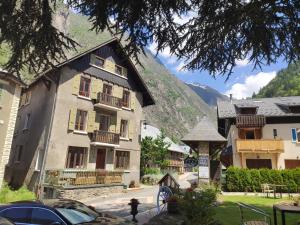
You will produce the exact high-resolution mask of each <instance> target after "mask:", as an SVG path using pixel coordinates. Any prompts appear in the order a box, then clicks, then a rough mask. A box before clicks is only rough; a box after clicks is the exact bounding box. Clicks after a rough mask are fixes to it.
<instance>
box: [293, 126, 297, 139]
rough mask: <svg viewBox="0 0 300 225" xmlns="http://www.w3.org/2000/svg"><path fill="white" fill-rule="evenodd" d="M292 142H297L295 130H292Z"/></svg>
mask: <svg viewBox="0 0 300 225" xmlns="http://www.w3.org/2000/svg"><path fill="white" fill-rule="evenodd" d="M292 142H297V130H296V128H292Z"/></svg>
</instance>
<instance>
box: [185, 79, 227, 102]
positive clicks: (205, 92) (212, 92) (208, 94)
mask: <svg viewBox="0 0 300 225" xmlns="http://www.w3.org/2000/svg"><path fill="white" fill-rule="evenodd" d="M186 85H188V86H189V87H190V88H191V89H192V90H193V91H194V92H196V94H197V95H199V96H200V98H202V99H203V100H204V101H205V102H206V103H207V104H208V105H209V106H212V107H216V106H217V101H219V100H220V101H227V100H229V98H228V97H227V96H226V95H223V94H221V93H220V92H218V91H217V90H216V89H213V88H211V87H209V86H206V85H203V84H199V83H186Z"/></svg>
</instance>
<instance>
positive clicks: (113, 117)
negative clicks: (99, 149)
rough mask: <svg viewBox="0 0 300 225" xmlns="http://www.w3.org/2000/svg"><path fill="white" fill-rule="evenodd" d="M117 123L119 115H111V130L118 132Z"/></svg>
mask: <svg viewBox="0 0 300 225" xmlns="http://www.w3.org/2000/svg"><path fill="white" fill-rule="evenodd" d="M116 125H117V117H116V116H112V117H110V126H109V131H110V132H116Z"/></svg>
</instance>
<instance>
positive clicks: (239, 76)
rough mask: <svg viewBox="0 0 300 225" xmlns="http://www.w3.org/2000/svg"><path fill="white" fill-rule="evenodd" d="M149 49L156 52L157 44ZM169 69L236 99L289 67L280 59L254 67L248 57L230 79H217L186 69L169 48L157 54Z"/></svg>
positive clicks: (247, 95)
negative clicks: (273, 62) (260, 66)
mask: <svg viewBox="0 0 300 225" xmlns="http://www.w3.org/2000/svg"><path fill="white" fill-rule="evenodd" d="M149 50H150V51H151V52H152V53H153V54H156V45H155V43H153V44H152V45H150V46H149ZM157 57H158V58H159V59H160V60H161V61H162V62H163V63H164V65H165V66H166V67H167V68H168V70H169V71H170V72H171V73H172V74H174V75H176V76H177V77H178V78H179V79H180V80H182V81H184V82H187V83H194V82H196V83H200V84H203V85H208V86H210V87H212V88H214V89H216V90H218V91H219V92H221V93H222V94H226V95H229V94H232V95H233V97H234V98H236V99H242V98H246V97H251V96H252V94H253V92H255V93H257V92H258V91H259V89H260V88H262V87H263V86H265V85H267V84H268V83H269V82H270V81H271V80H272V79H273V78H274V77H275V76H276V74H277V72H278V71H279V70H281V69H284V68H286V67H287V63H286V62H284V61H283V60H279V61H278V62H277V63H275V64H271V65H265V66H263V67H262V68H261V69H260V68H257V69H254V68H253V64H251V63H249V61H248V60H247V59H245V60H243V61H236V64H237V66H236V67H235V68H234V70H233V73H232V74H231V76H230V78H229V80H227V81H226V82H225V80H226V76H223V77H222V76H217V77H216V78H215V79H214V78H213V77H212V76H210V75H209V73H208V72H207V71H184V70H182V66H183V65H184V62H182V61H178V59H177V58H176V57H175V56H172V55H170V53H169V51H168V49H165V50H164V51H163V52H160V53H159V54H158V56H157Z"/></svg>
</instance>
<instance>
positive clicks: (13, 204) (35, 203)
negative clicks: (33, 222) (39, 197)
mask: <svg viewBox="0 0 300 225" xmlns="http://www.w3.org/2000/svg"><path fill="white" fill-rule="evenodd" d="M22 206H27V207H28V206H31V207H32V206H38V207H43V208H47V206H46V205H45V204H43V203H42V202H40V201H16V202H10V203H5V204H0V208H1V209H3V208H10V207H22Z"/></svg>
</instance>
